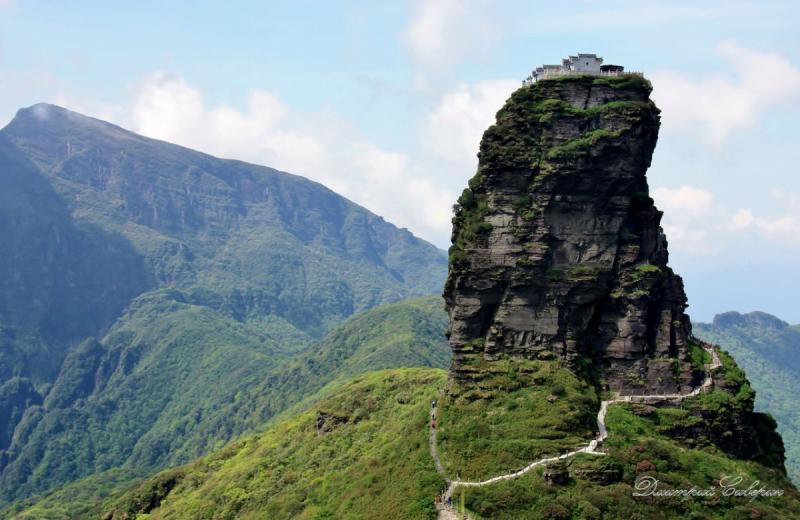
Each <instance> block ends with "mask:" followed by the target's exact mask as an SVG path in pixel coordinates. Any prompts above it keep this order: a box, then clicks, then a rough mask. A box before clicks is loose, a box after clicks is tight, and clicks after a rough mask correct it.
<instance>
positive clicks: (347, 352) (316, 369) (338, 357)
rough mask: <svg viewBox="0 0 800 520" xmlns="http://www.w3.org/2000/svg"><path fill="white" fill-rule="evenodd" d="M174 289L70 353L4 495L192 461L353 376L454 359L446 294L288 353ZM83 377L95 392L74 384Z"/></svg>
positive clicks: (398, 307) (35, 417) (389, 310)
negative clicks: (283, 355) (100, 339)
mask: <svg viewBox="0 0 800 520" xmlns="http://www.w3.org/2000/svg"><path fill="white" fill-rule="evenodd" d="M169 293H170V292H169V291H165V292H164V294H162V295H161V296H162V297H161V298H156V297H155V296H151V295H150V294H148V295H146V296H143V297H141V298H140V299H138V300H137V302H136V304H135V305H133V306H132V308H133V309H135V310H133V311H131V312H132V313H133V315H131V316H126V319H124V320H121V321H120V326H119V327H118V328H115V329H113V330H112V332H111V333H110V334H109V337H108V339H107V341H106V343H105V345H100V344H97V343H96V342H94V343H91V342H90V343H87V344H86V345H84V346H82V348H80V349H78V350H77V351H76V352H75V353H73V354H71V355H70V356H69V357H68V358H67V361H66V362H65V363H64V366H65V373H63V374H62V377H61V378H59V380H57V381H56V384H55V385H54V386H53V389H52V390H51V392H50V394H49V395H48V397H47V400H46V401H45V402H44V406H36V407H33V408H31V412H34V413H30V412H29V413H30V415H29V416H28V417H26V418H25V420H24V421H23V422H22V426H23V427H26V430H27V431H28V437H27V438H24V439H21V441H22V442H20V441H17V442H18V443H19V446H20V447H19V448H17V444H12V446H11V449H19V453H18V454H17V456H16V458H15V462H14V463H13V464H11V465H9V466H8V467H7V468H6V471H5V472H4V473H3V475H2V479H3V480H2V482H3V484H4V488H5V489H6V490H8V491H6V493H5V496H6V497H7V499H15V498H21V497H24V496H25V495H27V494H31V493H34V492H36V491H40V490H44V489H47V488H49V487H52V486H54V485H56V484H59V483H60V482H64V481H69V480H74V479H76V478H80V477H83V476H86V475H89V474H91V473H94V472H97V471H105V470H107V469H110V468H112V467H114V466H120V465H123V464H124V465H125V466H126V467H127V468H133V469H158V468H163V467H168V466H174V465H177V464H181V463H186V462H189V461H191V460H193V459H195V458H197V457H200V456H202V455H204V454H206V453H209V452H211V451H212V450H215V449H219V448H221V447H222V446H224V445H225V444H226V443H228V442H230V441H232V440H235V439H237V438H238V437H239V436H241V435H242V434H243V433H245V432H250V431H257V430H259V429H261V428H263V427H264V425H265V424H266V423H268V422H270V420H272V421H273V422H274V420H275V419H276V416H277V415H278V414H280V413H281V412H285V411H287V410H289V409H292V410H295V411H296V410H300V409H305V408H306V407H307V406H308V405H309V404H310V403H313V402H315V401H316V400H318V399H319V398H320V397H322V396H324V395H326V394H327V393H328V392H330V391H331V390H332V389H334V388H337V387H338V386H341V384H343V383H344V382H346V381H348V380H350V379H351V378H352V377H354V376H355V375H358V374H362V373H364V372H368V371H372V370H379V369H383V368H387V367H393V368H394V367H413V366H429V367H439V368H443V367H446V366H447V364H448V361H449V355H450V349H449V348H448V346H447V344H446V343H445V342H444V334H443V332H444V329H445V327H446V323H447V322H446V316H445V315H444V313H443V312H442V310H441V306H442V300H441V298H440V297H438V296H428V297H424V298H418V299H413V300H409V301H406V302H401V303H398V304H393V305H389V306H383V307H379V308H377V309H373V310H371V311H368V312H366V313H364V314H361V315H359V316H356V317H354V318H352V319H351V320H349V321H348V322H346V323H345V324H343V325H341V326H340V327H338V328H337V329H335V330H334V331H333V332H331V334H330V335H329V336H328V337H326V338H325V339H324V340H322V341H321V342H320V343H319V344H317V345H316V346H315V347H314V348H312V349H309V350H307V351H306V352H304V353H303V354H301V355H300V356H299V357H297V358H292V359H288V360H285V361H280V360H278V359H277V358H276V356H275V354H274V352H275V349H274V345H273V344H272V343H271V342H268V341H265V342H259V341H254V340H253V337H252V336H251V335H249V334H248V333H247V332H248V331H247V329H246V327H245V326H243V325H242V324H239V323H236V322H233V321H232V320H226V319H224V318H222V317H221V316H219V315H218V314H217V313H215V312H214V311H211V310H210V309H207V308H204V307H198V306H191V305H187V304H184V303H179V302H176V301H175V300H171V299H169V298H168V295H169ZM168 308H170V309H171V310H168ZM108 360H112V362H109V361H108ZM67 368H69V369H70V371H69V372H66V369H67ZM87 378H88V379H89V380H90V381H91V385H90V386H89V388H88V389H87V390H88V391H86V392H85V393H80V392H77V393H76V389H81V388H84V385H82V384H81V383H80V382H81V381H83V380H86V379H87ZM62 380H66V381H68V383H66V384H63V385H62V384H61V382H62ZM283 416H286V414H284V415H283ZM29 424H30V427H28V425H29ZM26 468H35V470H34V471H33V472H32V475H29V473H28V472H26V471H25V469H26Z"/></svg>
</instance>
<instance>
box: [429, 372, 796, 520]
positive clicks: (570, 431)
mask: <svg viewBox="0 0 800 520" xmlns="http://www.w3.org/2000/svg"><path fill="white" fill-rule="evenodd" d="M551 363H553V365H552V366H551V368H550V369H549V370H547V369H544V370H542V367H537V369H539V370H538V371H537V372H533V374H539V376H538V378H540V383H539V384H541V385H542V387H543V388H550V389H551V390H550V394H551V396H553V394H558V397H557V399H556V400H554V401H553V402H552V403H550V402H548V401H546V400H544V397H543V396H544V395H545V393H540V394H539V395H538V396H536V397H535V399H536V400H537V401H538V404H539V406H538V407H536V406H535V401H534V402H533V403H532V402H531V401H532V399H531V397H532V396H533V395H534V391H535V390H534V391H531V392H526V389H524V388H523V389H518V390H513V386H514V385H512V390H511V392H510V393H509V394H508V395H504V393H503V392H499V393H497V394H492V392H491V391H487V390H488V389H489V388H491V387H493V386H494V385H493V384H492V385H484V388H483V389H481V390H478V391H477V392H478V393H479V394H482V395H481V397H479V398H478V399H475V397H476V395H475V392H476V391H475V390H472V391H470V392H467V393H464V394H463V395H461V396H458V397H456V398H455V399H452V397H453V392H452V391H451V397H450V398H448V399H446V400H443V401H441V405H440V411H439V414H440V417H441V418H442V420H443V421H444V422H445V423H446V424H445V425H443V427H442V429H441V430H440V433H439V435H440V436H441V438H442V439H443V440H444V442H440V443H439V453H440V456H443V457H444V458H446V459H447V460H448V461H458V464H459V466H460V467H461V468H462V469H461V476H462V478H464V479H468V478H471V479H473V480H474V479H476V478H480V479H482V480H485V479H486V478H487V477H493V476H496V475H500V474H503V473H507V472H508V471H509V470H515V469H519V468H520V467H522V466H523V465H526V464H527V463H530V462H532V461H534V460H537V459H538V458H541V457H542V454H550V455H554V454H555V453H557V452H558V450H557V449H554V448H555V447H558V448H561V450H562V452H563V450H564V449H570V450H571V449H574V448H575V447H577V446H578V444H579V443H580V441H581V440H588V438H586V436H585V434H586V428H585V425H584V424H583V421H582V417H583V414H582V413H581V410H583V409H584V407H586V405H587V404H589V408H592V409H594V410H596V405H595V406H594V407H592V406H591V405H590V403H591V402H592V401H593V398H594V396H593V393H592V392H591V391H587V390H586V389H584V388H582V385H580V384H579V383H578V384H576V380H575V379H574V376H571V375H565V374H562V372H565V371H564V370H561V369H559V368H558V366H557V364H555V362H551ZM534 377H536V376H534ZM500 379H501V381H502V382H501V383H500V384H502V385H507V384H508V383H509V379H508V378H507V376H502V377H500ZM556 380H557V381H559V382H558V383H555V384H554V381H556ZM512 381H513V380H512ZM537 386H538V385H537ZM537 386H535V387H534V389H535V388H536V387H537ZM532 390H533V389H532ZM723 394H724V395H723ZM553 397H555V396H553ZM551 400H552V397H551ZM463 401H469V404H467V405H465V404H462V403H463ZM514 401H516V403H515V402H514ZM693 401H695V403H694V404H691V403H689V402H687V403H686V406H684V407H682V408H677V409H669V408H662V409H658V408H652V407H648V406H643V405H633V404H628V405H612V406H611V407H610V408H609V412H608V415H607V418H606V424H607V427H608V430H609V432H610V437H609V439H608V440H607V441H606V443H605V445H604V447H605V448H606V449H607V450H608V455H607V456H601V455H588V454H587V455H579V456H577V457H575V458H574V459H572V460H571V461H569V462H566V463H561V464H554V465H553V467H554V468H555V469H556V470H557V471H563V472H568V473H569V476H568V478H567V483H566V484H564V485H562V486H548V485H547V484H546V483H545V482H544V478H543V473H544V472H545V469H546V468H545V467H540V468H535V469H534V470H532V471H530V472H528V473H526V474H525V475H523V476H522V477H519V478H516V479H513V480H510V481H502V482H497V483H494V484H491V485H489V486H484V487H479V488H475V487H469V488H459V489H458V490H457V491H456V497H455V502H456V503H457V504H463V505H464V507H465V508H466V509H467V510H469V511H471V512H472V514H473V516H477V517H478V518H503V519H512V518H513V519H524V518H530V519H545V518H560V519H597V520H600V519H628V518H641V519H651V518H652V519H658V518H663V519H673V518H686V519H689V518H692V519H696V518H707V519H711V518H724V519H745V518H800V502H798V499H800V493H798V492H797V490H796V489H795V488H794V487H793V486H792V485H791V483H790V482H789V481H788V480H787V479H786V477H785V476H784V475H783V473H782V472H781V471H780V469H779V466H780V464H779V461H778V460H776V459H775V458H771V457H770V453H766V451H764V452H762V456H761V458H760V459H759V461H744V460H740V459H737V458H735V457H733V456H730V455H728V454H727V453H726V452H725V451H723V450H722V449H720V448H718V447H716V446H715V445H714V444H712V443H709V442H708V440H707V439H706V440H705V442H698V443H695V444H694V445H689V444H690V443H687V442H686V439H673V438H671V435H672V434H674V429H675V428H676V427H686V426H687V425H692V424H697V423H703V420H702V419H698V418H697V417H694V416H693V415H692V414H691V410H692V407H693V406H695V405H696V406H700V407H703V408H706V409H709V408H713V407H718V406H720V405H726V406H729V407H730V406H731V405H732V403H735V401H736V398H734V397H732V396H730V395H728V394H725V393H724V392H719V391H716V392H714V393H713V394H711V395H709V396H703V397H700V398H698V399H694V400H693ZM512 403H513V404H516V406H512V407H510V408H511V409H510V410H509V404H512ZM559 404H560V406H559ZM547 406H551V407H552V408H550V409H548V408H547ZM523 407H525V408H528V409H529V411H528V412H527V413H525V414H522V416H521V417H518V416H516V415H515V412H516V411H517V410H519V409H520V408H523ZM534 408H537V409H536V410H535V411H534ZM715 411H716V412H719V413H722V414H725V413H727V412H725V411H724V410H723V411H720V410H719V408H715ZM531 412H533V413H531ZM562 416H565V417H563V418H562ZM520 421H521V422H522V423H523V424H522V425H520V424H519V423H520ZM537 423H538V424H537ZM451 424H453V425H459V428H458V432H457V433H455V434H450V435H446V434H445V431H444V430H445V428H451V426H450V425H451ZM465 430H466V431H465ZM501 431H507V432H509V433H510V435H509V437H508V438H505V437H503V436H502V435H498V433H499V432H501ZM582 434H583V439H582ZM484 439H490V441H489V442H488V443H483V440H484ZM568 439H569V440H571V441H572V442H573V444H572V445H571V446H566V443H564V446H563V447H562V446H561V444H562V443H563V442H564V441H566V440H568ZM770 440H771V439H770V438H769V436H766V437H761V438H758V439H756V440H755V442H756V443H757V444H761V443H763V444H765V445H768V444H769V442H770ZM454 441H455V442H454ZM547 443H549V445H548V446H547V447H548V448H549V450H548V449H547V448H542V449H540V450H538V451H539V453H536V454H534V453H531V454H530V455H533V457H532V458H529V459H522V458H521V457H519V456H518V455H517V453H519V452H520V447H523V449H524V448H528V446H537V445H538V446H544V445H546V444H547ZM767 447H769V446H767ZM532 451H534V450H532ZM443 452H444V453H443ZM495 458H496V459H499V460H501V461H502V463H500V464H498V463H497V461H496V460H494V459H495ZM473 461H474V462H473ZM776 465H777V466H776ZM487 467H493V469H494V473H492V472H491V471H488V472H487V471H485V470H484V468H487ZM726 475H730V476H734V477H742V478H743V480H742V482H744V483H746V484H744V485H740V486H738V488H740V489H746V488H747V487H748V486H749V485H750V484H751V483H753V482H754V481H756V480H759V481H760V482H761V484H759V486H758V487H759V488H760V487H761V486H765V487H766V488H768V489H782V490H784V495H783V496H781V497H769V498H758V499H756V500H754V501H753V502H749V497H748V498H743V497H735V496H723V494H722V490H721V488H720V484H719V479H720V478H722V477H724V476H726ZM643 476H644V477H648V476H649V477H652V478H655V479H657V480H659V481H660V484H659V485H658V489H662V490H664V489H691V488H692V487H696V488H697V489H708V488H709V487H711V486H716V487H717V492H716V496H715V497H711V498H689V499H687V500H685V501H682V497H677V498H676V497H634V496H633V492H634V491H635V489H634V486H635V482H636V479H637V478H638V477H643Z"/></svg>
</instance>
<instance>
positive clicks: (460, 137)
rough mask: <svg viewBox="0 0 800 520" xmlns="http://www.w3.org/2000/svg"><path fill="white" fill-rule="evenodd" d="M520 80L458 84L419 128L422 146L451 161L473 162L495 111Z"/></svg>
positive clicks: (518, 84) (492, 120) (493, 120)
mask: <svg viewBox="0 0 800 520" xmlns="http://www.w3.org/2000/svg"><path fill="white" fill-rule="evenodd" d="M519 86H520V82H519V81H517V80H486V81H481V82H479V83H475V84H473V85H463V84H462V85H459V86H458V87H456V89H455V90H454V91H452V92H450V93H448V94H446V95H444V96H443V97H442V99H441V101H440V102H439V104H438V105H437V106H436V107H435V109H434V110H433V112H431V114H429V115H428V117H427V120H426V121H425V122H424V123H423V125H422V127H421V129H420V141H421V144H422V146H423V147H424V148H425V149H426V150H427V151H428V152H429V153H431V154H433V155H435V156H438V157H441V158H443V159H446V160H449V161H455V162H459V163H467V164H470V165H474V164H475V163H476V162H477V159H476V158H475V156H476V154H477V153H478V146H479V144H480V141H481V137H482V136H483V132H484V131H485V130H486V128H488V127H489V126H490V125H492V124H494V122H495V114H496V113H497V111H498V110H500V108H501V107H502V106H503V104H504V103H505V101H506V100H507V99H508V97H509V96H510V95H511V93H512V92H513V91H514V90H516V89H517V88H519Z"/></svg>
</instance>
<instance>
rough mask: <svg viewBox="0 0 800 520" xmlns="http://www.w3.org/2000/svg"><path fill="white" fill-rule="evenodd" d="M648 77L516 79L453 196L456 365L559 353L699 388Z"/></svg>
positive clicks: (461, 374) (578, 362)
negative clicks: (652, 185) (657, 191)
mask: <svg viewBox="0 0 800 520" xmlns="http://www.w3.org/2000/svg"><path fill="white" fill-rule="evenodd" d="M650 90H651V89H650V86H649V83H648V82H646V81H645V80H643V79H641V78H638V77H631V76H627V77H625V76H623V77H619V78H613V79H608V80H607V79H598V78H590V77H581V78H573V77H570V78H564V79H563V80H549V81H541V82H538V83H535V84H533V85H531V86H529V87H523V88H521V89H520V90H517V91H516V92H514V94H513V95H512V96H511V98H510V99H509V100H508V102H507V103H506V105H505V106H504V107H503V108H502V110H500V112H498V114H497V123H496V124H495V125H494V126H491V127H490V128H489V129H488V130H487V131H486V132H485V133H484V136H483V140H482V142H481V147H480V153H479V166H478V172H477V173H476V175H475V177H473V179H472V180H470V183H469V188H468V189H466V190H464V192H463V194H462V195H461V197H460V198H459V200H458V204H456V205H455V206H454V210H455V216H454V218H453V224H454V225H453V235H452V241H453V246H452V247H451V248H450V273H449V277H448V279H447V282H446V285H445V289H444V298H445V301H446V305H447V310H448V312H449V314H450V319H451V333H450V346H451V348H452V350H453V359H452V366H451V369H452V370H451V372H452V374H453V377H455V378H457V379H459V380H462V381H464V382H470V381H471V382H475V381H477V380H479V379H480V377H481V376H480V373H479V371H478V370H477V369H476V368H475V367H474V365H475V364H474V363H472V361H473V360H474V361H477V360H479V359H483V360H486V361H495V360H497V359H500V358H501V357H503V356H506V355H507V356H509V357H511V358H517V359H519V358H528V359H531V358H539V359H546V358H549V357H559V358H562V359H565V360H566V361H567V365H568V366H569V367H570V368H572V369H573V370H578V369H580V368H582V367H587V368H588V365H593V366H594V367H595V368H598V369H601V370H602V373H603V379H604V380H605V382H607V384H608V386H609V387H610V389H611V390H622V391H633V392H636V393H655V392H669V393H673V392H677V393H687V392H689V391H690V390H691V387H692V386H693V385H694V384H697V382H698V380H699V377H701V376H700V374H699V372H697V371H693V370H692V367H691V364H690V363H689V362H690V361H691V359H690V354H689V348H688V345H687V340H688V338H689V337H690V336H691V325H690V322H689V318H688V316H687V315H686V314H685V313H684V310H685V309H686V307H687V304H686V295H685V294H684V290H683V282H682V280H681V278H680V277H679V276H677V275H676V274H674V273H673V272H672V270H671V269H670V268H669V267H667V259H668V253H667V241H666V239H665V237H664V234H663V232H662V230H661V228H660V227H659V223H660V220H661V215H662V213H661V212H660V211H658V210H657V209H656V208H655V206H654V205H653V200H652V199H651V198H650V197H649V195H648V185H647V179H646V177H645V173H646V171H647V168H648V167H649V166H650V161H651V157H652V154H653V149H654V148H655V145H656V140H657V138H658V128H659V110H658V109H657V108H656V107H655V105H654V104H653V102H652V101H651V100H650V99H649V94H650Z"/></svg>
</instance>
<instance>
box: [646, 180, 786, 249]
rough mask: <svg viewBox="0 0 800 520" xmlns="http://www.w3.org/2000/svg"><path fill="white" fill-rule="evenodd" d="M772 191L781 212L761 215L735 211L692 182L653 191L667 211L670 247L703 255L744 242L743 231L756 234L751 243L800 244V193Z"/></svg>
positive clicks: (665, 224)
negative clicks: (679, 186) (690, 185)
mask: <svg viewBox="0 0 800 520" xmlns="http://www.w3.org/2000/svg"><path fill="white" fill-rule="evenodd" d="M771 195H772V198H773V200H774V204H773V207H775V208H776V209H778V211H777V212H776V213H777V214H772V215H759V214H757V213H756V212H755V211H754V210H753V209H751V208H739V209H738V210H736V212H732V211H730V210H728V209H726V208H725V207H724V206H723V205H722V204H719V203H718V202H716V201H715V199H714V195H713V194H712V193H711V192H709V191H706V190H701V189H697V188H692V187H689V186H683V187H681V188H678V189H668V188H658V189H657V190H654V191H653V192H652V196H653V199H655V201H656V206H657V207H658V208H659V209H661V210H663V211H664V217H663V222H662V227H663V228H664V232H665V233H666V235H667V239H668V240H669V244H670V250H672V251H680V252H683V253H688V254H690V255H701V256H702V255H708V254H712V253H716V252H719V251H721V250H723V249H724V248H725V246H726V245H731V244H732V243H734V242H736V243H739V244H741V240H742V238H741V237H742V235H748V234H750V235H754V236H755V238H756V241H754V240H753V239H748V240H747V242H748V243H751V244H758V243H761V244H763V242H759V241H758V240H759V239H760V240H764V241H766V242H770V243H775V244H788V245H798V244H800V195H798V194H797V193H793V192H785V191H780V190H773V191H772V193H771ZM737 247H740V248H741V246H737Z"/></svg>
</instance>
